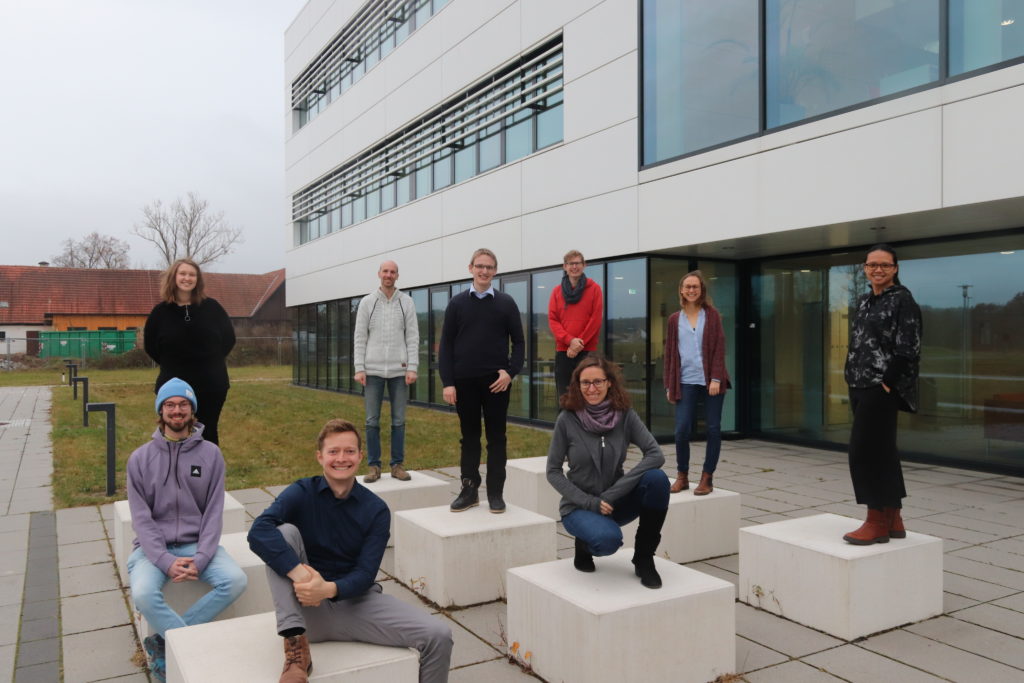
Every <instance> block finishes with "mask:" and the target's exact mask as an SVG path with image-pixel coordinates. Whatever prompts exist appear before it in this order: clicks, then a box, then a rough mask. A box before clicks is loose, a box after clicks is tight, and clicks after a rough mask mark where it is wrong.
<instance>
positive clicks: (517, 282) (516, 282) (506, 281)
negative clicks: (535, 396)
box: [501, 276, 532, 418]
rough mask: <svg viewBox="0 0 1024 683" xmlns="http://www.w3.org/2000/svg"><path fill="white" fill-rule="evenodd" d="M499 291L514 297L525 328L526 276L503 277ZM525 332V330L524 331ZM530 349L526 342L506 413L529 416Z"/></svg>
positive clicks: (527, 285)
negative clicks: (523, 355)
mask: <svg viewBox="0 0 1024 683" xmlns="http://www.w3.org/2000/svg"><path fill="white" fill-rule="evenodd" d="M501 291H503V292H505V293H506V294H508V295H509V296H511V297H512V298H513V299H515V302H516V306H518V307H519V324H520V325H522V326H523V330H524V331H525V330H527V329H528V328H527V325H529V324H530V318H529V311H530V298H529V294H530V288H529V278H528V276H513V277H504V278H502V281H501ZM524 334H525V332H524ZM531 360H532V359H531V358H530V349H529V344H527V349H526V357H525V361H524V363H523V369H522V370H521V371H520V373H519V374H518V375H516V377H515V379H514V381H513V382H512V388H511V389H510V391H511V392H512V393H511V395H510V396H509V405H508V414H509V415H515V416H516V417H527V418H528V417H530V365H531Z"/></svg>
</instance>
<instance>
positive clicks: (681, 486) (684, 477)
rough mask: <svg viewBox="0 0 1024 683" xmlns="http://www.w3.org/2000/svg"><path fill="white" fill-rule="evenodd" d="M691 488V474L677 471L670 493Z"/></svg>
mask: <svg viewBox="0 0 1024 683" xmlns="http://www.w3.org/2000/svg"><path fill="white" fill-rule="evenodd" d="M688 488H690V475H689V474H688V473H686V472H676V480H675V481H674V482H672V488H670V489H669V492H670V493H679V492H680V491H685V490H686V489H688Z"/></svg>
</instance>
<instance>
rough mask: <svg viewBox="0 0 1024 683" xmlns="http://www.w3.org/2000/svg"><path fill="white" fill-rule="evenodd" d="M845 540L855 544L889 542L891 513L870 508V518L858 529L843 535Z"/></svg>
mask: <svg viewBox="0 0 1024 683" xmlns="http://www.w3.org/2000/svg"><path fill="white" fill-rule="evenodd" d="M843 540H844V541H846V542H847V543H852V544H853V545H871V544H872V543H888V542H889V515H887V514H885V512H884V511H883V510H876V509H874V508H868V518H867V521H865V522H864V523H863V524H861V525H860V528H859V529H857V530H856V531H851V532H850V533H848V534H846V535H845V536H843Z"/></svg>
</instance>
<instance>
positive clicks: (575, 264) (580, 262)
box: [565, 261, 583, 266]
mask: <svg viewBox="0 0 1024 683" xmlns="http://www.w3.org/2000/svg"><path fill="white" fill-rule="evenodd" d="M565 265H567V266H582V265H583V261H568V262H566V264H565Z"/></svg>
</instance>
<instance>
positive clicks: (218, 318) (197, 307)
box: [144, 259, 235, 443]
mask: <svg viewBox="0 0 1024 683" xmlns="http://www.w3.org/2000/svg"><path fill="white" fill-rule="evenodd" d="M160 298H161V299H162V301H161V302H160V303H158V304H157V305H156V306H154V307H153V310H152V311H151V312H150V314H149V318H147V319H146V328H145V342H144V344H145V348H146V353H147V354H149V357H150V358H152V359H153V360H154V361H155V362H156V363H157V364H158V365H159V366H160V373H159V375H158V376H157V378H156V386H155V387H154V391H156V388H159V387H161V386H163V384H164V382H166V381H167V380H169V379H171V378H173V377H177V378H179V379H183V380H185V381H186V382H188V383H189V384H190V385H192V388H193V389H194V390H195V392H196V397H197V398H198V402H199V405H200V407H201V408H200V412H199V413H198V414H197V415H196V417H197V418H198V420H199V422H201V423H202V425H203V439H205V440H206V441H210V442H212V443H218V434H217V422H218V421H219V420H220V411H221V408H222V407H223V406H224V400H225V399H226V398H227V395H228V386H229V383H228V368H227V363H226V362H225V359H226V358H227V355H228V354H229V353H231V349H232V348H234V346H235V329H234V327H232V325H231V319H230V318H229V317H228V314H227V313H226V312H225V311H224V308H223V307H222V306H221V305H220V304H219V303H217V300H216V299H213V298H211V297H208V296H206V294H205V293H204V283H203V273H202V271H201V270H200V269H199V265H198V264H197V263H195V262H194V261H192V260H191V259H178V260H177V261H175V262H174V263H172V264H171V266H170V268H168V269H167V270H166V271H165V272H164V274H163V278H162V279H161V282H160Z"/></svg>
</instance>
